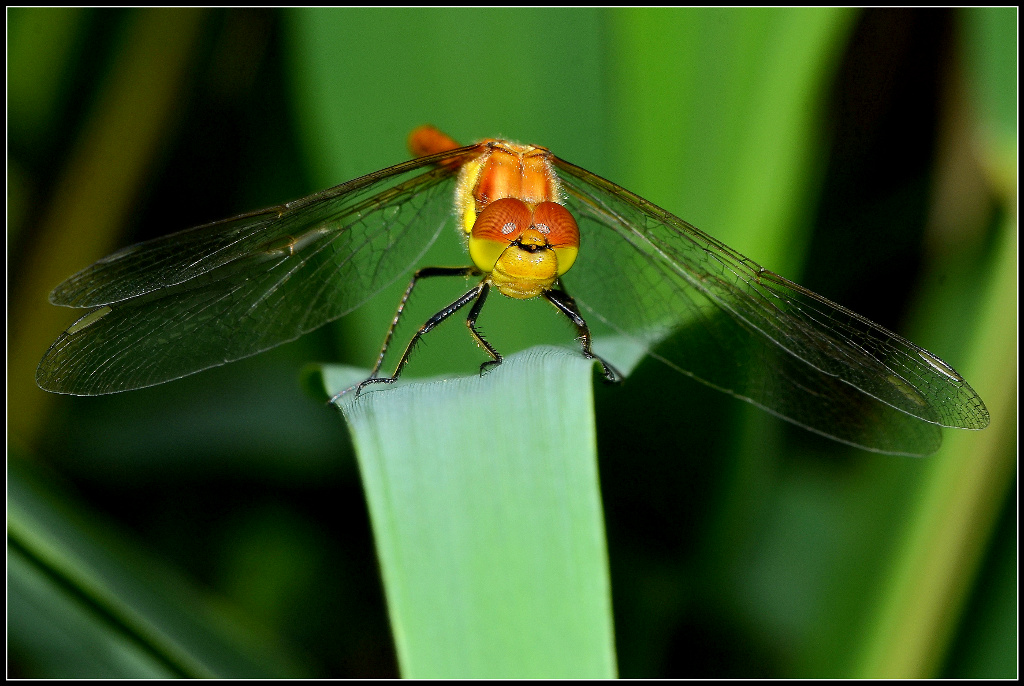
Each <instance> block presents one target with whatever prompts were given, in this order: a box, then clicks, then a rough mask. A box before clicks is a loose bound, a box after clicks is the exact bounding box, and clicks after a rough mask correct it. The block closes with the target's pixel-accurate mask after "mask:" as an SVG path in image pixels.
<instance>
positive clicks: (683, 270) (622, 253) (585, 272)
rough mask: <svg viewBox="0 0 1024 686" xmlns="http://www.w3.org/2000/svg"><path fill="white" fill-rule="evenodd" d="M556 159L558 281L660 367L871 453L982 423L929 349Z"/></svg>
mask: <svg viewBox="0 0 1024 686" xmlns="http://www.w3.org/2000/svg"><path fill="white" fill-rule="evenodd" d="M556 166H557V167H558V168H559V169H560V171H561V172H562V175H561V176H562V182H563V187H564V189H565V191H566V193H567V195H568V198H567V205H568V207H569V208H570V210H571V211H572V212H573V213H574V215H575V216H576V218H577V220H578V221H579V224H580V231H581V243H582V246H581V250H580V254H579V257H578V258H577V262H576V264H575V265H574V267H573V269H572V270H571V271H570V272H569V273H568V274H567V275H566V278H565V281H566V284H567V287H568V289H569V291H570V293H572V294H573V296H574V297H575V298H576V299H577V301H579V302H580V304H581V305H582V306H583V307H584V308H585V309H586V310H588V311H589V312H591V313H592V314H593V315H596V317H597V318H598V319H599V320H601V321H603V322H605V323H606V324H607V325H609V326H610V327H611V328H613V329H615V330H616V331H617V332H618V333H620V334H621V335H623V336H626V337H627V338H629V339H632V340H633V341H635V342H637V343H639V344H640V345H641V346H642V347H643V348H644V349H645V350H647V351H648V352H649V353H650V354H651V355H652V356H654V357H656V358H658V359H660V360H661V361H663V362H665V363H666V364H668V365H669V366H670V367H673V368H675V369H677V370H679V371H681V372H683V373H685V374H687V375H689V376H692V377H694V378H696V379H697V380H699V381H702V382H704V383H706V384H708V385H710V386H712V387H714V388H717V389H719V390H722V391H725V392H727V393H730V394H732V395H734V396H736V397H739V398H741V399H744V400H747V401H749V402H751V403H753V404H755V405H758V406H760V407H761V408H763V409H766V410H768V411H769V412H772V413H773V414H776V415H778V416H780V417H782V418H784V419H787V420H789V421H791V422H793V423H795V424H798V425H800V426H802V427H804V428H807V429H810V430H811V431H814V432H816V433H819V434H822V435H825V436H828V437H830V438H834V439H837V440H839V441H842V442H844V443H848V444H851V445H855V446H858V447H863V448H867V449H869V450H875V451H879V452H889V453H900V454H909V455H921V454H928V453H930V452H934V451H935V450H936V449H938V447H939V444H940V442H941V434H940V432H939V429H938V426H953V427H960V428H965V429H981V428H984V427H985V426H987V425H988V421H989V417H988V410H987V409H986V408H985V405H984V403H983V402H982V401H981V398H979V397H978V394H977V393H975V392H974V390H973V389H972V388H971V387H970V386H969V385H968V384H967V382H966V381H964V380H963V378H961V377H960V375H959V374H957V373H956V371H955V370H954V369H953V368H952V367H950V366H949V365H947V364H946V363H945V362H943V361H942V360H940V359H939V358H938V357H936V356H935V355H932V354H931V353H929V352H928V351H926V350H924V349H923V348H919V347H918V346H916V345H914V344H913V343H911V342H910V341H908V340H906V339H905V338H902V337H900V336H899V335H897V334H895V333H892V332H890V331H887V330H886V329H884V328H882V327H881V326H879V325H877V324H874V323H872V322H870V321H868V320H867V319H865V318H864V317H861V316H860V315H857V314H855V313H854V312H851V311H850V310H847V309H845V308H843V307H840V306H839V305H836V304H835V303H832V302H830V301H828V300H826V299H825V298H822V297H821V296H819V295H816V294H814V293H812V292H811V291H809V290H807V289H805V288H803V287H801V286H799V285H797V284H795V283H792V282H791V281H788V280H786V279H784V278H782V277H781V276H779V275H777V274H775V273H773V272H770V271H768V270H766V269H764V268H762V267H761V266H759V265H758V264H756V263H754V262H753V261H751V260H749V259H747V258H745V257H743V256H742V255H740V254H739V253H737V252H736V251H734V250H732V249H731V248H729V247H728V246H726V245H724V244H723V243H721V242H719V241H717V240H715V239H714V238H712V237H711V236H708V235H707V234H705V233H703V232H702V231H700V230H699V229H697V228H695V227H693V226H691V225H690V224H687V223H686V222H685V221H683V220H681V219H679V218H678V217H675V216H674V215H672V214H670V213H668V212H666V211H665V210H662V209H661V208H659V207H657V206H655V205H653V204H651V203H649V202H647V201H646V200H644V199H643V198H641V197H639V196H637V195H635V194H633V193H630V192H629V191H627V190H625V189H623V188H621V187H619V186H616V185H615V184H613V183H611V182H609V181H606V180H605V179H602V178H600V177H598V176H596V175H594V174H591V173H590V172H588V171H586V170H584V169H581V168H579V167H576V166H574V165H572V164H569V163H567V162H565V161H563V160H557V161H556ZM611 361H612V362H613V363H614V362H615V360H611ZM922 420H923V421H922Z"/></svg>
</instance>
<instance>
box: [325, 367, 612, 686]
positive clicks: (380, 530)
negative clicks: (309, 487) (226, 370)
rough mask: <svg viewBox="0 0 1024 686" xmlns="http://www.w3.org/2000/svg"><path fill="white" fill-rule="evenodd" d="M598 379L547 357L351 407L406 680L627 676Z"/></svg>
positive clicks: (373, 394) (370, 395)
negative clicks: (600, 444)
mask: <svg viewBox="0 0 1024 686" xmlns="http://www.w3.org/2000/svg"><path fill="white" fill-rule="evenodd" d="M592 368H593V365H592V363H591V362H590V361H588V360H586V359H584V358H583V357H582V356H581V355H579V354H578V353H571V352H568V351H564V350H558V349H554V348H534V349H531V350H529V351H526V352H525V353H523V354H520V355H515V356H512V357H510V358H509V359H508V360H507V361H506V362H505V363H504V364H502V365H501V366H500V367H498V368H497V369H495V370H494V371H492V372H491V373H489V374H487V375H486V376H484V377H482V378H475V377H471V378H462V379H455V380H450V381H441V382H432V383H417V384H412V385H407V386H400V387H398V388H396V389H394V390H390V391H384V392H380V391H367V392H364V393H363V394H362V395H361V396H360V397H359V398H352V397H351V396H346V397H345V398H344V399H343V400H342V401H341V406H342V409H343V411H344V413H345V416H346V418H347V420H348V422H349V426H350V428H351V431H352V436H353V441H354V443H355V446H356V452H357V455H358V459H359V465H360V470H361V472H362V475H363V483H364V487H365V489H366V494H367V500H368V502H369V507H370V513H371V519H372V522H373V528H374V536H375V539H376V542H377V550H378V555H379V556H380V563H381V568H382V572H383V577H384V585H385V590H386V593H387V597H388V607H389V613H390V616H391V623H392V630H393V633H394V636H395V643H396V647H397V652H398V656H399V662H400V664H401V667H402V673H403V675H404V676H406V677H416V678H431V677H462V678H484V677H491V678H500V677H518V678H528V677H546V678H558V677H563V678H572V677H575V678H580V677H605V678H607V677H612V676H614V675H615V657H614V640H613V635H612V624H611V600H610V586H609V581H608V563H607V551H606V547H605V541H604V524H603V516H602V509H601V501H600V491H599V486H598V477H597V467H596V441H595V427H594V418H593V397H592V394H591V385H590V377H591V375H592ZM329 385H330V383H329ZM338 387H339V388H343V387H344V386H343V385H339V386H338Z"/></svg>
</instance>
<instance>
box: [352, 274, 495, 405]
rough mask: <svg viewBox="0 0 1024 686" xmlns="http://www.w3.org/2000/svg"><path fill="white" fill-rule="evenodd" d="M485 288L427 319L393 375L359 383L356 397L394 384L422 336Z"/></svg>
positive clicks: (480, 288)
mask: <svg viewBox="0 0 1024 686" xmlns="http://www.w3.org/2000/svg"><path fill="white" fill-rule="evenodd" d="M432 269H444V268H440V267H438V268H432ZM467 269H469V268H467ZM420 271H426V270H420ZM451 271H452V274H450V275H453V276H454V275H455V273H454V272H455V270H454V269H453V270H451ZM465 271H466V270H463V272H465ZM417 273H419V272H417ZM473 273H475V272H473ZM439 275H440V274H430V276H439ZM486 287H487V284H486V283H484V282H481V283H480V284H479V285H477V286H474V287H473V288H472V289H471V290H470V291H469V292H467V293H466V294H465V295H463V296H461V297H460V298H459V299H458V300H456V301H455V302H453V303H452V304H451V305H449V306H448V307H446V308H444V309H443V310H441V311H440V312H438V313H437V314H435V315H434V316H433V317H431V318H430V319H428V320H427V321H426V323H425V324H424V325H423V326H421V327H420V330H419V331H417V332H416V334H415V335H414V336H413V337H412V340H411V341H409V345H407V346H406V348H405V352H404V353H402V358H401V359H400V360H398V366H397V367H395V373H394V374H392V375H391V376H384V377H379V376H371V377H370V378H369V379H366V380H365V381H363V382H362V383H360V384H359V385H358V386H356V396H357V397H358V395H359V393H360V392H362V390H363V389H364V388H365V387H366V386H369V385H370V384H375V383H394V382H395V381H397V380H398V377H399V375H400V374H401V373H402V368H403V367H405V365H406V363H408V362H409V356H410V355H412V350H413V348H414V347H416V343H417V342H419V340H420V339H421V338H422V337H423V336H425V335H426V334H427V333H429V332H430V330H431V329H433V328H434V327H435V326H437V325H438V324H440V323H441V322H443V321H444V320H445V319H448V317H450V316H452V315H453V314H455V313H456V312H458V311H459V310H461V309H462V308H463V307H465V306H466V305H468V304H469V303H471V302H473V301H474V300H477V299H478V298H480V294H481V292H483V291H484V290H485V288H486ZM409 290H412V287H411V286H410V289H409ZM403 304H404V299H403ZM389 336H390V332H389ZM379 366H380V365H379V363H378V368H379Z"/></svg>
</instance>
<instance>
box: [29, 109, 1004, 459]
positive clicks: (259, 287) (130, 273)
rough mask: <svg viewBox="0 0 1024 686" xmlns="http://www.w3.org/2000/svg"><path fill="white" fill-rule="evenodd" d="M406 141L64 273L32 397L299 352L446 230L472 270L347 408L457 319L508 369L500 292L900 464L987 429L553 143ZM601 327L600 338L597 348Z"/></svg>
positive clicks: (805, 295) (937, 369)
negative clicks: (346, 168) (944, 435)
mask: <svg viewBox="0 0 1024 686" xmlns="http://www.w3.org/2000/svg"><path fill="white" fill-rule="evenodd" d="M410 148H411V149H412V152H413V153H414V155H416V157H415V158H414V159H412V160H410V161H407V162H403V163H401V164H397V165H394V166H392V167H388V168H387V169H383V170H381V171H378V172H375V173H373V174H369V175H366V176H363V177H360V178H357V179H355V180H352V181H349V182H348V183H344V184H341V185H339V186H335V187H334V188H330V189H327V190H323V191H320V192H319V193H314V194H313V195H310V196H307V197H305V198H301V199H299V200H295V201H292V202H288V203H285V204H283V205H279V206H275V207H271V208H268V209H265V210H260V211H257V212H251V213H248V214H243V215H240V216H238V217H234V218H231V219H226V220H223V221H219V222H214V223H212V224H206V225H204V226H199V227H195V228H192V229H188V230H185V231H181V232H178V233H174V234H170V235H167V236H163V237H160V238H156V239H152V240H149V241H145V242H143V243H138V244H136V245H132V246H129V247H126V248H124V249H122V250H119V251H117V252H115V253H113V254H112V255H109V256H108V257H105V258H103V259H101V260H99V261H98V262H96V263H95V264H93V265H91V266H89V267H86V268H85V269H83V270H82V271H80V272H78V273H77V274H75V275H73V276H71V277H70V278H68V279H67V280H66V281H64V282H63V283H61V284H60V285H59V286H57V287H56V288H55V289H54V290H53V292H52V293H51V294H50V301H51V302H52V303H53V304H54V305H61V306H64V307H73V308H85V309H88V312H87V313H86V314H85V315H84V316H82V317H81V318H80V319H78V320H77V321H76V322H75V323H74V324H72V325H71V326H70V327H69V328H68V329H67V330H66V331H65V332H64V333H63V334H61V335H60V337H59V338H58V339H57V340H56V341H55V342H54V343H53V345H52V346H51V347H50V348H49V350H48V351H47V352H46V354H45V356H44V357H43V359H42V361H41V362H40V363H39V366H38V368H37V371H36V381H37V383H38V385H39V386H40V387H41V388H43V389H44V390H47V391H52V392H55V393H65V394H72V395H101V394H107V393H117V392H121V391H128V390H133V389H138V388H144V387H147V386H153V385H155V384H160V383H164V382H167V381H171V380H174V379H178V378H181V377H183V376H186V375H189V374H193V373H195V372H199V371H202V370H205V369H208V368H211V367H215V366H218V365H221V364H225V363H228V362H232V361H235V360H238V359H241V358H244V357H248V356H250V355H255V354H257V353H260V352H263V351H265V350H268V349H270V348H273V347H275V346H278V345H281V344H282V343H286V342H288V341H292V340H294V339H296V338H298V337H299V336H301V335H303V334H305V333H308V332H310V331H312V330H314V329H316V328H318V327H320V326H322V325H324V324H326V323H327V322H330V321H333V320H335V319H337V318H339V317H341V316H343V315H345V314H347V313H349V312H351V311H353V310H354V309H356V308H357V307H359V306H360V305H362V304H363V303H364V302H366V301H367V300H369V299H370V298H371V297H373V296H374V295H375V294H377V293H379V292H380V291H381V290H383V289H384V288H386V287H388V286H389V285H390V284H392V283H394V282H395V281H397V280H398V279H399V278H401V277H402V276H403V275H408V274H409V273H410V272H412V271H413V270H414V269H416V268H417V266H418V265H419V264H420V262H421V260H422V258H423V256H424V254H425V253H426V251H427V250H428V249H429V248H430V247H431V245H433V244H434V242H435V241H437V240H438V238H439V237H440V236H441V235H442V233H443V232H444V230H445V228H446V227H447V226H449V225H450V224H452V223H455V224H457V225H458V226H459V232H460V233H462V234H463V236H464V238H465V241H466V247H467V250H468V252H469V256H470V259H471V261H472V264H470V265H468V266H459V267H422V268H419V269H418V270H416V271H415V274H414V275H413V278H412V281H411V282H410V284H409V287H408V288H407V289H406V291H405V294H404V296H403V298H402V300H401V302H400V304H399V306H398V311H397V313H396V315H395V318H394V320H393V321H392V324H391V326H390V328H389V329H388V331H387V334H386V336H385V340H384V345H383V347H382V350H381V353H380V355H379V357H378V359H377V363H376V365H375V366H374V368H373V371H372V373H371V375H370V377H369V378H368V379H367V380H366V381H364V382H363V383H361V384H359V385H358V387H356V392H357V394H358V393H359V392H361V391H365V390H366V389H368V388H370V387H373V386H376V385H377V384H387V383H392V382H394V381H395V380H396V379H397V378H398V377H399V375H400V374H401V372H402V370H403V369H404V367H405V366H406V364H407V363H408V361H409V356H410V353H411V351H412V350H413V348H414V347H415V344H416V343H417V341H419V340H420V338H422V336H424V335H426V334H427V333H428V332H429V331H430V330H431V329H433V328H434V327H436V326H437V325H439V324H440V323H441V322H443V321H445V320H447V319H448V318H449V317H451V316H452V315H454V314H455V313H456V312H458V311H460V310H462V309H463V308H465V307H469V313H468V316H467V319H466V323H467V325H468V327H469V330H470V333H471V335H472V336H473V338H474V339H475V340H476V342H477V344H478V345H479V346H480V347H481V348H483V350H484V351H485V352H486V353H487V355H488V356H489V358H490V359H489V360H488V361H486V362H484V363H483V365H482V366H481V371H482V372H483V371H486V370H487V369H489V368H491V367H493V366H494V365H497V364H500V362H501V360H502V357H501V354H500V353H499V352H498V351H497V350H496V349H495V348H494V347H493V346H492V345H491V344H490V343H489V342H488V341H486V340H485V339H484V337H483V335H482V334H481V333H480V331H479V330H478V329H477V327H476V318H477V316H478V315H479V313H480V311H481V309H482V307H483V304H484V302H485V300H486V298H487V295H488V293H489V292H491V291H492V290H497V291H498V292H499V293H501V294H502V295H505V296H508V297H511V298H516V299H530V298H544V299H546V300H548V301H549V302H550V303H551V304H552V305H553V306H554V307H555V308H556V309H557V310H558V311H559V312H560V313H561V314H562V315H564V316H565V317H567V318H568V320H569V321H570V322H571V323H572V324H573V325H574V327H575V328H576V332H577V337H578V341H579V344H580V346H581V350H582V354H583V355H585V356H587V357H590V358H593V359H595V360H596V362H597V363H598V364H599V366H600V367H601V371H602V372H603V374H604V377H605V379H606V380H609V381H616V380H618V379H619V376H620V375H619V373H618V372H617V371H616V366H619V367H629V366H630V364H631V363H630V362H629V361H628V360H626V359H625V358H624V353H622V352H621V351H623V350H627V351H628V350H632V351H634V354H635V351H637V350H639V351H640V353H641V355H648V356H650V357H652V358H654V359H656V360H660V361H661V362H662V363H664V364H666V365H667V366H668V367H671V368H672V369H675V370H677V371H679V372H681V373H683V374H685V375H687V376H690V377H692V378H693V379H696V380H697V381H700V382H702V383H704V384H706V385H708V386H711V387H713V388H716V389H718V390H720V391H723V392H725V393H728V394H730V395H732V396H734V397H736V398H739V399H741V400H745V401H747V402H749V403H752V404H754V405H756V406H758V407H760V408H762V409H764V410H766V411H768V412H770V413H772V414H774V415H776V416H778V417H781V418H782V419H785V420H787V421H789V422H792V423H793V424H796V425H798V426H801V427H803V428H805V429H808V430H810V431H812V432H815V433H818V434H820V435H823V436H826V437H828V438H832V439H834V440H837V441H839V442H842V443H846V444H848V445H852V446H855V447H859V448H864V449H867V450H871V451H875V452H883V453H892V454H905V455H925V454H929V453H931V452H934V451H935V450H937V449H938V447H939V445H940V443H941V430H940V428H939V427H957V428H962V429H972V430H977V429H983V428H985V427H986V426H987V425H988V423H989V415H988V410H987V409H986V407H985V404H984V402H983V401H982V400H981V398H980V397H979V396H978V394H977V393H976V392H975V391H974V389H973V388H971V386H970V385H969V384H968V383H967V381H965V380H964V378H963V377H962V376H961V375H960V374H959V373H958V372H957V371H956V370H955V369H953V367H951V366H950V365H949V364H947V363H946V362H944V361H943V360H941V359H940V358H939V357H938V356H936V355H934V354H932V353H930V352H928V351H927V350H925V349H923V348H921V347H919V346H917V345H915V344H913V343H911V342H910V341H908V340H907V339H905V338H903V337H901V336H900V335H898V334H896V333H893V332H891V331H888V330H886V329H885V328H883V327H882V326H879V325H878V324H875V323H873V322H871V321H869V320H868V319H866V318H864V317H862V316H860V315H858V314H856V313H854V312H852V311H850V310H848V309H846V308H844V307H842V306H841V305H837V304H835V303H833V302H831V301H829V300H827V299H826V298H824V297H822V296H820V295H817V294H815V293H813V292H811V291H810V290H808V289H806V288H803V287H801V286H799V285H798V284H796V283H793V282H792V281H789V280H787V279H785V278H784V277H782V276H779V275H778V274H776V273H774V272H772V271H769V270H768V269H765V268H764V267H761V266H760V265H758V264H757V263H756V262H754V261H753V260H750V259H748V258H746V257H744V256H743V255H741V254H740V253H738V252H737V251H735V250H733V249H732V248H730V247H728V246H727V245H725V244H724V243H722V242H721V241H718V240H716V239H715V238H713V237H711V236H710V235H708V234H706V233H704V232H703V231H701V230H700V229H698V228H696V227H694V226H692V225H691V224H689V223H687V222H685V221H683V220H682V219H679V218H678V217H676V216H675V215H673V214H671V213H670V212H668V211H666V210H663V209H661V208H660V207H658V206H656V205H654V204H653V203H651V202H648V201H647V200H644V199H643V198H641V197H640V196H638V195H636V194H635V193H632V192H630V191H628V190H626V189H624V188H622V187H620V186H618V185H616V184H614V183H612V182H610V181H607V180H605V179H603V178H601V177H600V176H598V175H596V174H593V173H591V172H589V171H587V170H585V169H583V168H581V167H578V166H576V165H573V164H571V163H569V162H567V161H565V160H563V159H561V158H559V157H557V156H556V155H554V154H552V153H551V152H550V151H549V150H548V149H547V148H544V147H540V146H535V145H520V144H516V143H512V142H510V141H505V140H501V139H487V140H484V141H481V142H479V143H476V144H472V145H465V146H462V145H459V144H458V143H456V142H455V141H454V140H452V139H451V138H449V137H448V136H446V135H445V134H443V133H441V132H440V131H439V130H437V129H435V128H433V127H430V126H424V127H420V128H418V129H416V130H415V131H414V132H413V133H412V135H411V136H410ZM440 276H457V277H463V278H466V277H473V278H478V279H479V281H478V282H477V283H476V285H474V286H473V287H472V288H471V289H470V290H469V291H468V292H467V293H465V294H464V295H463V296H460V298H459V299H458V300H456V301H454V302H452V303H451V304H449V305H447V306H446V307H445V308H443V309H442V310H441V311H439V312H438V313H437V314H436V315H434V316H433V317H431V318H430V319H429V320H428V321H427V322H426V323H425V324H424V325H423V326H422V327H421V328H420V329H419V330H418V331H417V332H416V334H415V335H414V336H413V337H412V340H411V341H410V342H409V344H408V346H407V347H406V349H405V353H404V354H403V355H402V357H401V359H400V361H399V362H398V365H397V367H396V369H395V371H394V373H393V374H392V375H391V376H382V375H381V367H382V364H383V361H384V359H385V354H386V352H387V350H388V347H389V344H390V343H391V341H392V338H393V334H394V332H395V328H396V325H397V323H398V321H399V319H400V317H401V315H402V312H403V310H404V308H405V304H406V302H407V301H408V299H409V296H410V294H411V293H412V291H413V288H414V287H415V285H416V284H417V283H418V282H419V281H420V280H422V279H424V278H431V277H440ZM594 325H597V326H600V327H602V331H604V332H608V336H607V337H602V338H601V339H600V340H599V339H596V338H595V337H594V336H593V335H592V333H591V327H592V326H594ZM602 346H603V347H602ZM595 350H596V351H597V352H595Z"/></svg>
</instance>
